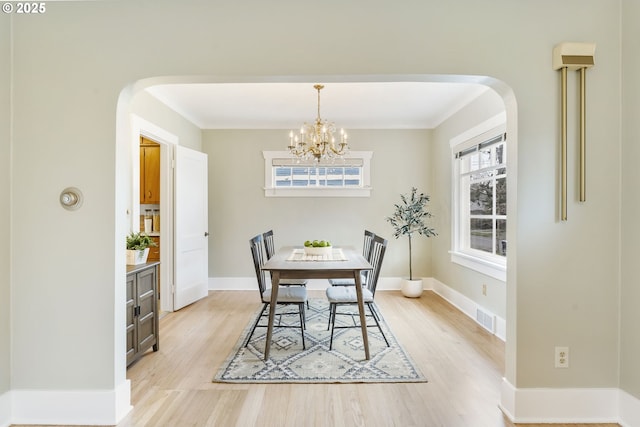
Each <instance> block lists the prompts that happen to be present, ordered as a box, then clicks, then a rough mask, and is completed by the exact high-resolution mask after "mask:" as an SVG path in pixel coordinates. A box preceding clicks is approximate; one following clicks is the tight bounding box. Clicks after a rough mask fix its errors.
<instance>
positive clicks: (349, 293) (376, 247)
mask: <svg viewBox="0 0 640 427" xmlns="http://www.w3.org/2000/svg"><path fill="white" fill-rule="evenodd" d="M386 249H387V239H385V238H383V237H381V236H374V238H373V240H372V242H371V252H370V254H369V263H370V264H371V266H372V267H373V269H372V270H371V271H370V272H369V275H368V276H367V282H366V283H365V284H363V285H362V300H363V302H364V305H365V306H366V307H367V308H368V309H369V313H370V314H368V315H367V316H366V317H372V318H373V321H374V322H375V325H367V327H373V326H376V327H377V328H378V329H379V330H380V333H381V334H382V338H384V342H385V343H386V344H387V347H389V341H388V340H387V337H386V336H385V335H384V332H383V331H382V327H380V316H379V314H378V312H377V309H376V306H375V303H374V297H375V294H376V287H377V286H378V278H379V277H380V268H381V267H382V260H383V259H384V254H385V252H386ZM326 294H327V300H328V301H329V325H331V340H330V341H329V350H331V349H332V348H333V333H334V329H336V328H338V329H339V328H356V327H357V328H359V327H360V325H359V324H358V322H356V320H355V318H356V317H358V316H359V314H358V312H357V311H355V312H354V311H353V310H350V311H349V312H339V311H338V307H340V306H351V307H353V306H357V304H358V298H357V295H356V287H355V286H329V287H328V288H327V291H326ZM336 315H347V316H351V319H352V321H353V325H344V326H342V325H338V326H336ZM327 329H328V328H327Z"/></svg>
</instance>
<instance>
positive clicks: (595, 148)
mask: <svg viewBox="0 0 640 427" xmlns="http://www.w3.org/2000/svg"><path fill="white" fill-rule="evenodd" d="M622 1H624V4H625V5H627V7H629V8H630V9H633V7H632V6H630V5H628V4H627V3H630V1H629V0H622ZM249 3H250V5H249V6H250V7H248V5H247V4H246V2H214V3H212V2H202V1H195V0H192V1H185V2H166V1H150V0H146V1H145V0H141V1H138V2H49V3H47V13H46V14H44V15H42V16H39V17H38V18H37V19H18V18H16V17H15V15H13V16H12V17H11V19H12V22H13V32H12V40H13V41H12V43H13V51H14V53H15V56H14V58H15V60H14V62H13V69H12V72H13V83H12V89H13V93H14V101H13V110H12V113H13V116H12V119H11V123H12V127H13V139H12V143H13V145H12V147H13V153H12V156H13V157H12V164H11V165H12V169H11V171H12V172H11V182H10V183H5V182H2V181H0V186H2V187H1V190H0V193H1V194H5V195H7V194H11V203H10V205H11V208H10V209H11V214H12V220H11V221H12V222H11V229H12V232H13V235H14V236H20V239H14V240H12V242H11V250H10V254H9V255H10V268H11V277H10V281H11V283H10V287H11V326H10V328H11V330H10V332H11V350H10V351H11V358H12V362H13V365H12V367H11V378H12V384H11V387H12V389H16V390H45V391H57V390H70V389H73V390H80V391H82V390H89V391H92V390H113V389H114V388H116V387H119V386H120V385H121V384H123V383H124V381H125V370H124V352H123V351H121V350H122V349H123V343H124V330H123V325H124V307H123V305H124V295H123V293H122V291H121V285H122V283H123V281H124V267H123V266H122V265H121V262H120V260H122V259H123V253H124V248H123V247H122V235H123V234H124V233H125V232H126V226H125V225H123V224H126V213H125V209H124V207H125V206H126V202H125V201H123V200H122V196H121V195H120V194H119V191H120V188H119V186H121V185H124V182H125V181H126V180H125V179H123V178H122V177H123V176H125V175H126V173H127V171H126V168H127V167H128V166H130V165H128V164H127V163H126V157H125V156H124V155H123V153H124V152H125V151H126V148H127V146H126V144H127V143H128V142H126V140H128V136H127V135H125V134H126V132H124V133H123V132H122V130H121V128H120V127H118V128H116V122H117V123H118V125H119V126H121V125H122V117H121V114H122V113H123V112H122V110H121V109H117V107H118V99H119V96H120V95H121V94H122V91H123V88H125V87H130V88H132V89H135V87H136V86H129V85H132V84H134V82H136V81H138V80H139V79H143V78H146V77H153V76H218V77H212V80H216V79H218V80H220V79H223V78H222V77H219V76H226V77H225V79H228V80H239V81H247V80H251V79H250V78H249V77H247V76H249V75H252V76H270V77H269V78H272V79H274V80H285V81H286V80H288V78H286V77H284V78H283V77H277V76H286V75H289V76H291V75H293V76H307V77H306V78H305V79H306V80H304V81H312V82H313V81H314V80H316V79H317V78H315V77H312V76H314V75H316V76H317V75H324V76H329V77H328V78H327V80H331V77H330V76H334V77H333V78H334V79H337V78H338V77H336V76H343V77H345V78H348V77H349V76H354V75H362V74H367V75H378V76H393V75H407V74H416V75H424V74H438V75H440V74H461V75H480V76H492V77H494V78H495V79H497V80H499V81H502V82H504V83H505V84H506V85H507V86H508V87H509V88H511V89H512V90H513V94H515V97H516V99H517V107H518V111H517V117H518V119H517V138H516V139H517V145H518V176H517V184H516V185H517V194H518V197H517V206H516V207H517V224H515V225H514V229H515V230H517V244H516V245H515V247H514V248H512V247H510V254H515V256H514V257H510V275H509V287H508V289H507V301H508V305H507V320H508V321H509V322H510V324H512V325H514V326H513V329H510V330H508V332H507V361H506V378H507V380H508V381H509V382H510V383H511V384H513V385H514V386H516V387H518V388H561V389H563V388H564V389H567V388H602V387H617V385H618V383H619V374H618V368H619V351H618V349H619V341H618V336H619V332H620V329H619V307H620V295H619V284H620V257H621V252H620V247H621V245H620V243H621V239H620V225H621V222H620V208H619V207H620V205H621V203H620V193H621V190H622V189H621V186H620V173H619V170H620V169H619V167H620V149H621V135H620V105H621V95H620V91H619V90H618V89H619V88H620V85H621V81H620V75H621V68H620V60H621V43H620V10H619V7H618V5H619V4H620V3H618V2H611V1H608V0H607V1H604V0H566V1H562V2H557V1H555V0H537V1H520V2H516V3H514V2H513V1H509V0H492V1H491V2H477V1H475V0H459V1H457V2H455V3H451V2H441V1H435V0H433V1H431V0H429V1H425V0H406V1H404V2H403V6H402V7H398V6H397V4H396V3H391V2H373V3H372V2H370V1H364V0H354V1H351V2H338V1H336V0H329V1H328V2H324V3H322V4H308V5H306V7H304V8H302V7H300V5H299V2H294V1H290V0H283V1H281V2H277V3H275V4H274V3H273V2H262V1H251V2H249ZM326 10H336V11H337V13H336V14H335V16H334V17H333V19H332V20H331V26H332V28H335V29H337V30H338V31H322V32H313V31H307V30H308V27H307V25H308V16H314V14H315V13H324V12H325V11H326ZM363 10H366V11H367V13H366V14H363V13H362V11H363ZM576 10H579V11H580V14H579V17H580V19H577V16H576ZM248 11H249V12H248ZM265 16H267V17H268V18H269V19H265ZM14 18H15V19H14ZM141 21H146V22H153V23H154V26H155V27H156V28H162V29H163V31H148V27H147V26H145V25H140V22H141ZM0 22H2V23H3V24H4V23H5V22H6V18H4V20H3V21H0ZM625 22H626V21H625ZM631 25H633V23H629V26H631ZM381 28H384V31H381ZM542 29H543V30H544V31H542ZM3 31H6V30H3ZM345 31H348V33H349V34H350V35H352V36H350V37H346V38H345V37H344V35H345ZM635 31H637V30H635ZM5 34H6V33H5ZM291 34H295V37H291ZM632 36H636V37H635V38H634V37H632ZM625 37H628V40H629V41H630V40H636V39H637V34H635V33H632V34H631V35H627V36H625ZM574 40H580V41H582V40H585V41H593V42H595V43H597V46H598V48H597V59H596V64H597V65H596V66H595V67H594V68H593V69H592V70H590V71H589V78H588V94H589V95H588V100H589V101H588V102H589V106H588V114H589V117H590V118H594V120H593V121H590V122H589V123H590V124H589V127H588V130H587V132H588V135H589V150H590V151H589V159H591V160H590V167H589V171H588V201H587V202H586V203H579V202H578V201H577V199H576V189H575V184H574V182H575V175H576V172H575V162H572V163H571V164H570V177H571V183H572V184H571V187H570V200H569V221H568V222H566V223H565V222H560V221H559V220H558V214H557V213H558V203H557V187H558V185H557V184H558V172H557V165H558V148H557V144H558V133H559V121H558V105H559V100H558V91H559V83H558V73H557V72H555V71H553V70H552V69H551V52H552V49H553V46H554V45H555V44H556V43H559V42H562V41H574ZM5 46H6V45H5ZM0 54H2V60H3V63H8V61H7V59H8V57H9V53H8V52H7V50H6V49H2V50H0ZM318 57H321V58H326V60H323V61H318V60H317V58H318ZM627 67H628V66H627ZM625 70H628V71H630V67H628V68H626V69H625ZM573 78H574V77H572V79H573ZM298 79H301V78H300V77H298ZM255 80H256V81H260V78H256V79H255ZM0 81H4V82H5V85H6V78H5V79H4V80H0ZM334 81H335V80H334ZM5 87H6V86H5ZM571 87H575V85H573V86H571ZM630 88H631V89H632V91H633V89H634V88H636V86H633V85H632V86H630ZM623 89H624V88H623ZM507 92H508V91H507ZM125 98H126V97H124V98H122V99H125ZM626 105H627V104H625V106H626ZM4 108H6V107H4ZM630 108H632V110H629V111H627V114H629V116H630V120H635V121H637V120H636V117H637V115H638V114H637V112H638V111H637V110H638V109H637V106H636V105H631V106H630ZM0 111H1V110H0ZM116 113H118V114H120V115H118V116H116ZM0 114H2V113H1V112H0ZM2 117H8V115H7V114H2ZM570 118H571V120H574V119H575V114H574V113H572V115H571V117H570ZM596 118H597V119H596ZM511 125H512V126H513V127H514V128H515V127H516V123H512V124H511ZM634 126H637V125H633V126H632V125H631V124H628V125H626V127H625V131H626V133H625V135H629V134H631V133H632V131H635V130H637V128H635V127H634ZM116 129H118V130H117V132H116ZM354 137H355V135H354ZM570 138H572V139H571V140H574V138H575V132H574V128H573V127H572V129H571V135H570ZM206 142H207V139H206V138H205V139H204V140H203V145H204V144H205V143H206ZM386 143H387V144H389V146H391V145H392V144H394V141H387V142H386ZM628 148H631V147H629V146H628V145H625V149H628ZM2 149H3V150H4V148H2ZM571 155H572V156H574V155H575V150H574V147H573V146H572V148H571ZM572 158H574V157H572ZM594 162H595V163H594ZM626 182H628V180H627V181H626ZM405 184H406V183H405V182H403V183H402V185H399V188H398V189H395V190H396V191H397V190H404V187H405ZM69 185H75V186H78V187H79V188H81V190H83V192H84V193H85V196H86V200H85V204H84V205H83V207H82V209H81V210H79V211H76V212H67V211H65V210H63V209H62V208H61V207H60V206H59V204H58V201H57V199H58V195H59V193H60V190H61V189H62V188H64V187H66V186H69ZM374 185H375V184H374ZM627 185H629V186H631V184H627ZM631 188H632V187H630V189H631ZM515 190H516V189H514V191H515ZM256 191H257V190H256ZM272 203H273V206H274V207H273V209H274V210H275V211H280V209H277V208H279V205H278V203H281V202H278V201H275V202H272ZM384 206H385V207H386V206H387V202H385V203H384ZM377 208H379V207H378V206H376V209H377ZM511 209H515V208H511ZM382 211H384V212H385V213H386V212H387V211H386V209H382V210H381V212H382ZM288 215H292V214H288ZM42 217H45V218H47V221H46V224H45V223H43V222H42V221H41V218H42ZM603 218H606V220H603ZM627 223H628V221H627V222H625V224H627ZM264 225H267V224H266V223H265V224H263V225H260V226H259V227H258V226H256V228H257V229H258V231H261V230H262V229H263V227H264ZM5 230H6V229H5ZM277 231H278V230H277ZM623 233H624V230H623ZM358 234H359V233H358ZM34 240H37V241H38V250H39V251H40V252H41V253H46V254H48V256H47V257H39V258H38V261H37V268H34V261H33V247H32V245H31V244H30V242H32V241H34ZM511 240H512V239H511V238H510V241H511ZM88 241H90V242H91V244H90V245H91V246H90V247H91V250H87V249H86V248H87V245H88V243H87V242H88ZM94 242H100V243H101V244H99V245H95V244H94ZM78 248H81V250H80V251H78V250H77V249H78ZM624 248H625V249H628V250H630V251H633V252H634V253H632V254H629V259H635V256H634V255H635V252H636V251H637V248H635V247H633V246H632V245H625V246H624ZM242 253H243V254H244V253H245V252H244V250H243V251H242ZM214 257H215V254H214ZM214 260H215V258H214ZM511 263H513V264H511ZM217 267H218V266H216V265H215V263H214V265H213V266H212V268H213V269H215V268H217ZM511 267H513V268H511ZM628 268H629V269H628V270H626V275H625V277H630V274H629V273H630V268H631V267H628ZM70 272H72V274H70ZM5 277H7V276H6V275H5ZM5 289H6V288H5ZM629 290H630V288H629V287H627V286H625V291H629ZM0 292H2V291H0ZM5 293H6V291H5ZM79 296H82V297H84V298H85V299H86V300H87V301H89V302H90V303H88V304H77V298H78V297H79ZM626 325H629V323H628V322H627V323H626ZM1 337H2V329H0V339H2V338H1ZM516 338H517V339H516ZM625 338H626V339H630V340H633V342H637V338H634V337H633V336H631V334H629V333H627V334H625ZM5 340H6V338H5ZM79 341H81V342H82V343H83V345H82V346H78V345H77V343H78V342H79ZM556 345H567V346H569V347H570V348H571V355H572V361H571V369H569V370H557V369H554V368H553V348H554V346H556ZM636 347H637V344H635V345H632V346H630V347H628V348H636ZM43 348H44V349H46V350H47V354H46V357H41V356H42V349H43ZM625 351H626V353H625V355H629V354H630V353H629V351H628V350H625ZM0 354H2V352H1V351H0ZM1 357H2V356H0V358H1ZM625 358H626V359H627V358H628V357H625ZM636 360H637V359H636ZM633 363H634V364H636V363H638V362H633ZM4 370H5V371H6V368H4ZM2 371H3V368H2V367H1V366H0V372H2ZM637 371H638V369H637V367H636V366H633V367H630V370H629V372H637ZM628 381H634V380H625V383H626V384H625V388H626V389H627V390H630V391H632V392H634V393H637V395H638V396H640V390H638V389H639V388H640V386H639V385H638V381H637V380H636V381H634V382H633V384H627V382H628Z"/></svg>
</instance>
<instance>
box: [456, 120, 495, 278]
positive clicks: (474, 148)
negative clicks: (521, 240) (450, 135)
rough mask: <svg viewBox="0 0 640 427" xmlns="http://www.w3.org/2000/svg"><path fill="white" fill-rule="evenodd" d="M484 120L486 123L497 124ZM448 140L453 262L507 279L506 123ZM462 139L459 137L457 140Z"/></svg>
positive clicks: (486, 124)
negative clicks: (452, 206) (451, 196)
mask: <svg viewBox="0 0 640 427" xmlns="http://www.w3.org/2000/svg"><path fill="white" fill-rule="evenodd" d="M495 120H496V119H494V120H493V121H491V120H490V121H488V122H487V123H485V124H484V126H485V127H487V126H489V125H492V124H495V123H494V122H495ZM481 129H482V128H476V129H474V132H473V133H474V134H475V135H473V136H471V135H470V134H469V133H465V135H464V138H462V137H459V138H457V139H454V140H452V151H453V163H454V164H453V171H454V172H453V173H454V191H453V192H454V196H453V200H454V209H453V215H454V218H453V221H452V224H453V248H452V251H451V254H452V261H454V262H457V263H459V264H462V265H465V266H466V267H469V268H473V269H474V270H477V271H480V272H482V273H484V274H488V275H490V276H491V277H494V278H497V279H500V280H503V281H504V280H506V257H507V143H506V134H505V133H504V130H505V126H504V123H502V124H500V125H498V126H493V127H492V128H491V129H489V130H487V131H484V132H482V131H481ZM461 139H462V140H461Z"/></svg>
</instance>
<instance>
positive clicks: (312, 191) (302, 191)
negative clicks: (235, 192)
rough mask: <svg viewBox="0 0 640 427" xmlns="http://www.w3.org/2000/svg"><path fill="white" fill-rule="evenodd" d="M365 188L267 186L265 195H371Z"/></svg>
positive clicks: (369, 190)
mask: <svg viewBox="0 0 640 427" xmlns="http://www.w3.org/2000/svg"><path fill="white" fill-rule="evenodd" d="M371 190H372V188H371V187H365V188H322V187H320V188H265V189H264V195H265V197H370V196H371Z"/></svg>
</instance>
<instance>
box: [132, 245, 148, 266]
mask: <svg viewBox="0 0 640 427" xmlns="http://www.w3.org/2000/svg"><path fill="white" fill-rule="evenodd" d="M148 256H149V248H146V249H145V250H142V251H136V250H131V249H127V265H138V264H144V263H145V262H147V257H148Z"/></svg>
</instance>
